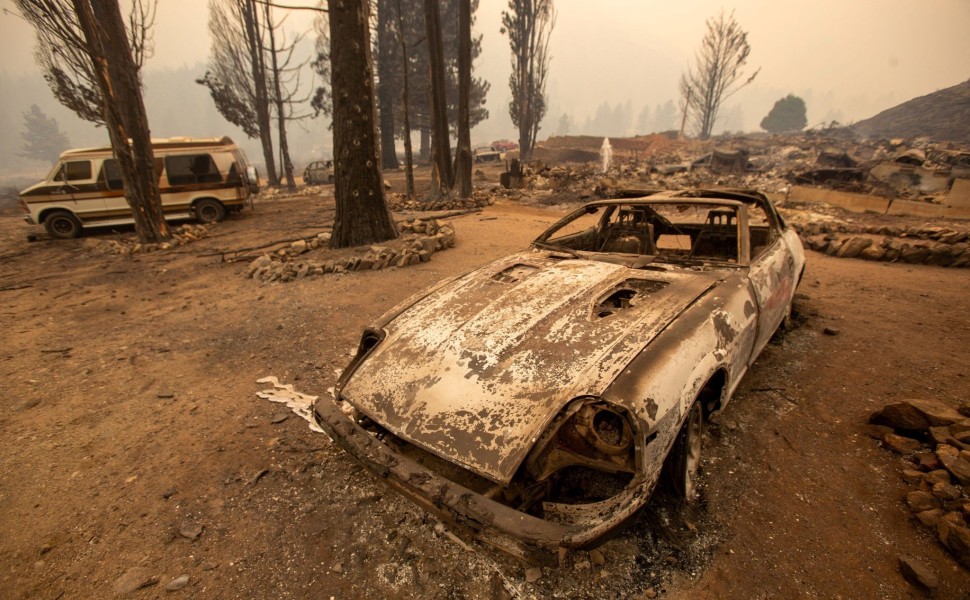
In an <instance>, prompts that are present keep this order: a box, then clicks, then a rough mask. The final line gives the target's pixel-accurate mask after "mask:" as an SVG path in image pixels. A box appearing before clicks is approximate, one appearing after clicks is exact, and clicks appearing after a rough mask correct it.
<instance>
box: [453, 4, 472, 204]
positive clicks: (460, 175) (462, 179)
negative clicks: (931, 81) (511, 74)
mask: <svg viewBox="0 0 970 600" xmlns="http://www.w3.org/2000/svg"><path fill="white" fill-rule="evenodd" d="M471 86H472V11H471V0H458V150H457V156H455V187H456V188H457V189H458V195H459V196H461V197H462V198H470V197H471V195H472V142H471V131H470V127H469V120H470V116H469V102H470V94H471Z"/></svg>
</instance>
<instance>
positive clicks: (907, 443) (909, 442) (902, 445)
mask: <svg viewBox="0 0 970 600" xmlns="http://www.w3.org/2000/svg"><path fill="white" fill-rule="evenodd" d="M882 443H884V444H886V447H887V448H889V449H890V450H892V451H893V452H895V453H897V454H913V453H914V452H918V451H919V450H920V448H921V447H922V444H920V443H919V440H914V439H913V438H908V437H903V436H901V435H896V434H895V433H887V434H886V435H884V436H883V438H882Z"/></svg>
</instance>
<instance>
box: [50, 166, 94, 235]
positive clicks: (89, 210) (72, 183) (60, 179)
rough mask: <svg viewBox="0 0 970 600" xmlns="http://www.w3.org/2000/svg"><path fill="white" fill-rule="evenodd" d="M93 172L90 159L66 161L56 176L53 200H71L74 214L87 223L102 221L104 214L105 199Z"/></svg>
mask: <svg viewBox="0 0 970 600" xmlns="http://www.w3.org/2000/svg"><path fill="white" fill-rule="evenodd" d="M93 171H94V169H93V168H92V161H91V160H90V159H83V160H65V161H63V162H62V163H61V166H60V168H59V169H58V170H57V172H56V173H55V174H54V181H53V183H54V184H55V187H54V188H53V190H52V198H55V199H56V198H58V197H60V198H64V199H65V200H68V199H69V200H70V205H71V206H72V208H73V211H74V214H75V215H77V217H78V218H79V219H81V221H82V222H85V223H86V222H90V221H92V220H95V221H96V220H98V219H100V218H101V215H102V214H103V213H104V199H103V198H102V197H101V191H100V190H99V189H98V185H97V181H96V179H95V174H94V172H93Z"/></svg>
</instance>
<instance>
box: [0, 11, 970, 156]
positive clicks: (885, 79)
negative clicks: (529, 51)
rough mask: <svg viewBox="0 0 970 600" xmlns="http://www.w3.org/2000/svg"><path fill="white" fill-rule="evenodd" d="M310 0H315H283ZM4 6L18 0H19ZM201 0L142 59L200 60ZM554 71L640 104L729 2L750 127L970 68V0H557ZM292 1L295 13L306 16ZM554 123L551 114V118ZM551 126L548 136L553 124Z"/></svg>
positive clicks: (5, 33) (487, 57) (166, 14)
mask: <svg viewBox="0 0 970 600" xmlns="http://www.w3.org/2000/svg"><path fill="white" fill-rule="evenodd" d="M286 3H288V4H309V3H311V0H287V2H286ZM0 6H2V7H3V8H5V9H8V10H10V9H12V2H11V1H10V0H0ZM506 6H507V0H481V1H480V6H479V9H478V13H477V19H478V21H477V24H476V31H477V32H480V33H483V34H484V36H485V37H484V40H483V42H482V56H481V57H480V59H479V61H478V63H477V64H476V75H478V76H482V77H485V78H486V79H487V80H488V81H490V82H491V84H492V88H491V92H490V94H489V108H490V111H491V114H492V121H494V123H493V124H492V125H493V126H492V127H490V128H489V127H487V128H486V129H487V133H489V134H490V133H491V131H490V130H491V129H494V128H495V127H498V126H500V125H501V126H502V127H507V126H508V118H507V116H506V113H507V109H506V108H505V106H507V101H508V97H509V92H508V73H509V50H508V41H507V39H506V38H505V37H504V36H502V35H501V34H500V33H499V27H500V13H501V11H502V10H503V9H504V8H505V7H506ZM206 7H207V3H206V2H205V0H159V8H158V18H157V23H156V33H155V56H154V58H153V59H152V60H151V61H150V63H149V64H148V65H147V67H146V68H147V69H155V68H170V67H179V66H183V65H188V66H194V65H196V64H198V63H200V62H204V61H205V59H206V57H207V55H208V43H209V42H208V34H207V30H206V16H207V9H206ZM556 8H557V11H558V21H557V23H556V28H555V31H554V32H553V37H552V44H551V52H552V56H553V59H552V66H551V75H550V79H549V91H550V94H551V96H552V97H551V104H552V110H553V111H554V113H555V114H551V115H550V116H551V117H552V118H553V119H558V116H559V115H560V114H561V113H563V112H568V113H570V115H571V116H572V117H573V119H574V121H576V122H582V121H583V120H584V119H585V118H586V117H587V116H589V115H591V114H592V113H594V112H595V110H596V108H597V106H599V105H600V104H602V103H603V102H604V101H605V102H609V103H610V104H616V103H622V102H626V101H630V102H631V104H632V106H633V109H634V114H636V113H637V112H638V111H639V110H640V109H641V108H642V107H643V106H644V105H648V106H651V107H652V106H655V105H656V104H658V103H660V102H664V101H666V100H669V99H675V98H676V96H677V80H678V77H679V74H680V72H681V71H682V70H683V69H684V68H685V67H686V66H687V65H688V62H689V61H690V59H691V56H692V55H693V52H694V49H695V48H696V47H697V46H698V43H699V41H700V39H701V37H702V36H703V34H704V27H705V25H704V21H705V19H706V18H707V17H710V16H714V15H716V14H717V13H718V12H719V11H720V10H721V9H722V8H723V9H725V10H727V11H731V10H733V11H734V14H735V17H736V18H737V20H738V21H739V23H741V25H742V27H743V28H744V29H746V30H747V31H748V32H749V41H750V43H751V47H752V52H751V57H750V65H751V68H752V69H753V68H756V67H761V73H760V74H759V75H758V77H757V79H756V80H755V82H754V83H753V84H752V85H751V86H750V87H748V88H746V89H745V90H742V91H741V92H739V93H738V94H737V95H735V96H734V97H733V98H732V99H731V100H730V101H729V102H730V103H732V104H733V105H737V106H739V107H740V112H741V113H742V114H743V120H744V125H745V128H746V129H756V128H757V124H758V122H759V121H760V120H761V118H762V117H763V116H764V115H765V114H766V113H767V111H768V110H769V109H770V108H771V105H772V104H773V103H774V101H775V100H777V99H778V98H781V97H783V96H784V95H786V94H788V93H795V94H798V95H802V96H803V97H805V99H806V101H807V104H808V111H809V124H810V125H814V124H816V123H819V122H821V121H822V120H823V119H825V118H827V116H831V115H832V114H838V115H839V116H841V117H842V118H843V119H844V120H845V121H854V120H859V119H863V118H866V117H869V116H872V115H873V114H875V113H876V112H878V111H880V110H883V109H885V108H889V107H890V106H893V105H895V104H898V103H900V102H903V101H905V100H908V99H910V98H913V97H915V96H920V95H924V94H927V93H930V92H933V91H936V90H938V89H941V88H944V87H948V86H951V85H955V84H957V83H960V82H962V81H965V80H967V79H968V78H970V35H967V31H968V27H970V0H922V1H919V2H913V1H912V0H811V1H807V2H791V1H783V0H782V1H780V0H736V1H734V2H723V1H714V0H681V1H675V0H665V1H663V2H656V1H648V0H599V1H593V0H556ZM311 19H312V16H311V15H309V14H307V13H296V14H294V15H293V16H292V17H291V19H290V21H289V25H290V26H291V27H293V28H300V27H308V26H309V22H310V20H311ZM33 46H34V42H33V34H32V32H31V30H30V28H29V27H28V26H27V25H26V24H25V23H24V22H22V21H21V20H19V19H18V18H16V17H13V16H11V15H10V14H3V15H0V50H2V51H0V71H6V72H7V73H8V74H10V75H17V74H21V73H25V72H33V71H35V69H34V66H33V57H32V50H33ZM548 129H550V128H549V127H547V130H548ZM551 133H552V131H543V132H541V133H540V138H542V137H545V136H546V135H549V134H551Z"/></svg>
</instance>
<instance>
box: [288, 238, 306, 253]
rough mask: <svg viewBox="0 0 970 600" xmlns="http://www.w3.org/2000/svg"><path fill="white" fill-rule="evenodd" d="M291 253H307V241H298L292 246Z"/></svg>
mask: <svg viewBox="0 0 970 600" xmlns="http://www.w3.org/2000/svg"><path fill="white" fill-rule="evenodd" d="M290 251H292V252H293V254H303V253H304V252H306V251H307V243H306V240H297V241H295V242H293V243H292V244H290Z"/></svg>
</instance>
